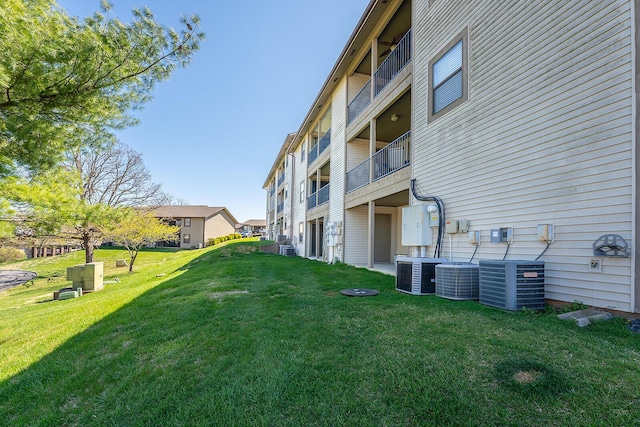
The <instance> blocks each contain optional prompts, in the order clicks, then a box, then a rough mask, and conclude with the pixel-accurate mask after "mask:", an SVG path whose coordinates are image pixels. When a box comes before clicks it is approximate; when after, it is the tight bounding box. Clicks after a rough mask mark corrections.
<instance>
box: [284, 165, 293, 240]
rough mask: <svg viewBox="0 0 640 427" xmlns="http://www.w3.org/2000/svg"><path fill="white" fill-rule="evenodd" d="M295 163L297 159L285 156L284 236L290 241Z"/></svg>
mask: <svg viewBox="0 0 640 427" xmlns="http://www.w3.org/2000/svg"><path fill="white" fill-rule="evenodd" d="M294 162H295V159H294V158H293V157H292V156H291V155H289V154H285V169H284V177H285V178H284V188H285V193H284V194H285V198H284V213H283V221H284V234H285V235H286V236H287V237H288V238H289V239H291V238H293V228H292V226H291V220H292V212H291V203H292V197H293V191H292V190H293V188H292V185H293V182H294V180H295V177H294V176H293V171H294Z"/></svg>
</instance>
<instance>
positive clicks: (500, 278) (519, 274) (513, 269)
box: [479, 260, 544, 310]
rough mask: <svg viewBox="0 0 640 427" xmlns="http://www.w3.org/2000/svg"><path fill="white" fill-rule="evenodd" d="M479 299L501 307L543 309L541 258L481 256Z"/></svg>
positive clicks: (542, 268) (481, 301)
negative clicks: (482, 258) (484, 257)
mask: <svg viewBox="0 0 640 427" xmlns="http://www.w3.org/2000/svg"><path fill="white" fill-rule="evenodd" d="M479 264H480V289H479V291H480V292H479V296H480V303H481V304H485V305H490V306H492V307H497V308H502V309H504V310H520V309H522V308H527V309H530V310H543V309H544V261H526V260H502V261H499V260H480V263H479Z"/></svg>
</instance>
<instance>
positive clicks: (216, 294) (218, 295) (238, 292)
mask: <svg viewBox="0 0 640 427" xmlns="http://www.w3.org/2000/svg"><path fill="white" fill-rule="evenodd" d="M248 293H249V291H246V290H235V291H225V292H211V293H210V294H209V298H211V299H214V300H216V301H220V300H221V299H222V298H224V297H226V296H231V295H244V294H248Z"/></svg>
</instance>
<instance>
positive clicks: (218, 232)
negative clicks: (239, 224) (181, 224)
mask: <svg viewBox="0 0 640 427" xmlns="http://www.w3.org/2000/svg"><path fill="white" fill-rule="evenodd" d="M191 224H193V220H192V221H191ZM205 231H206V233H205V239H204V242H205V243H206V242H207V241H208V240H209V239H211V238H215V237H220V236H227V235H229V234H232V233H234V232H235V224H234V221H233V220H232V219H231V218H229V216H228V215H227V213H226V212H224V211H222V212H220V213H218V214H217V215H215V216H213V217H212V218H209V219H208V220H207V222H206V229H205ZM191 240H192V241H193V237H192V238H191Z"/></svg>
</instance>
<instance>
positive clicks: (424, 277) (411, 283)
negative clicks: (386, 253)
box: [396, 255, 446, 295]
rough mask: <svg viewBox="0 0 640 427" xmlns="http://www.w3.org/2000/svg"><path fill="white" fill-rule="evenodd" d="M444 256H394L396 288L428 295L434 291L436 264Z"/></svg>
mask: <svg viewBox="0 0 640 427" xmlns="http://www.w3.org/2000/svg"><path fill="white" fill-rule="evenodd" d="M445 261H446V259H444V258H419V257H408V256H402V255H398V256H397V257H396V290H397V291H400V292H406V293H408V294H413V295H429V294H433V293H435V292H436V286H435V280H436V270H435V268H436V265H438V264H441V263H443V262H445Z"/></svg>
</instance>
